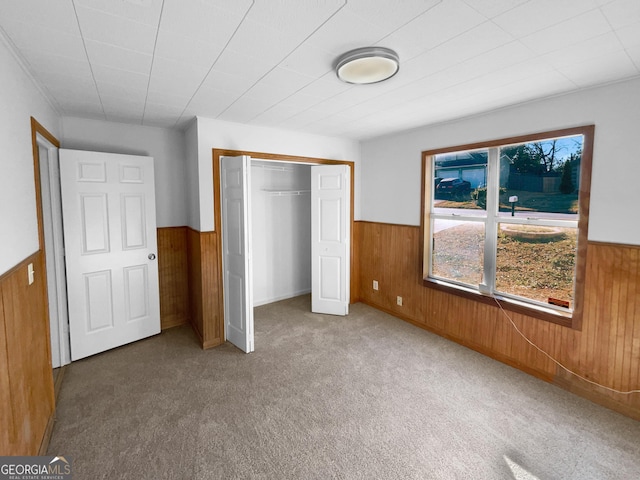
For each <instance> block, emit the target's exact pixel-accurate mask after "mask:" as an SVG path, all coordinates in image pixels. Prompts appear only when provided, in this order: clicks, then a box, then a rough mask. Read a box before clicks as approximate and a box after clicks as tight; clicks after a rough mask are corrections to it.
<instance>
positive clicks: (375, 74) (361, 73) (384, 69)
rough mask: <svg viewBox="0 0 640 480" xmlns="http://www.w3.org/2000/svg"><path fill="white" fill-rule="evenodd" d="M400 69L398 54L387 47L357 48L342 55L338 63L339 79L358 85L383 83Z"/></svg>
mask: <svg viewBox="0 0 640 480" xmlns="http://www.w3.org/2000/svg"><path fill="white" fill-rule="evenodd" d="M399 69H400V58H399V57H398V54H397V53H396V52H394V51H393V50H391V49H389V48H385V47H364V48H356V49H355V50H351V51H349V52H347V53H345V54H343V55H341V56H340V57H339V58H338V61H337V63H336V74H337V75H338V78H339V79H340V80H342V81H343V82H346V83H355V84H358V85H365V84H368V83H378V82H382V81H384V80H387V79H388V78H391V77H393V76H394V75H395V74H396V73H398V70H399Z"/></svg>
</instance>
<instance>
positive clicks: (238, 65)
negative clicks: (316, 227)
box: [0, 0, 640, 137]
mask: <svg viewBox="0 0 640 480" xmlns="http://www.w3.org/2000/svg"><path fill="white" fill-rule="evenodd" d="M638 5H639V2H638V0H530V1H527V2H523V0H444V1H441V2H440V1H438V0H349V1H347V0H328V1H324V0H323V1H322V2H269V1H267V0H255V1H251V0H238V1H233V2H231V1H228V0H75V3H74V1H71V0H65V1H56V2H48V1H45V0H22V1H9V0H7V1H5V2H2V1H1V0H0V27H1V28H2V30H3V31H4V32H6V34H7V35H8V37H9V39H10V42H9V43H10V44H12V45H15V48H17V49H18V50H19V52H20V53H19V54H20V56H22V58H24V60H25V63H26V64H27V66H28V67H29V69H30V70H31V71H32V73H33V75H34V77H35V78H36V80H37V81H38V82H39V83H41V84H42V86H43V91H44V92H45V93H46V94H47V95H50V96H51V97H52V102H53V103H55V104H59V105H60V106H61V111H62V112H64V113H65V114H68V112H73V114H75V115H78V116H81V117H82V116H89V117H92V118H105V113H106V118H108V119H110V120H117V121H124V122H131V123H141V122H142V123H144V124H146V125H160V126H166V127H169V128H174V126H180V125H184V124H186V123H188V122H189V121H190V119H192V118H193V116H194V115H199V116H206V117H212V118H222V119H226V120H231V121H236V122H251V123H252V124H267V125H278V126H280V127H286V128H292V129H297V130H301V131H307V132H315V133H324V134H331V135H338V136H359V137H370V136H372V135H376V134H380V133H388V132H391V131H395V130H398V129H402V128H410V127H412V126H416V125H418V124H424V123H430V122H436V121H442V120H444V119H451V118H454V117H460V116H464V115H469V114H474V113H478V112H480V111H482V110H489V109H494V108H498V107H501V106H504V105H507V104H513V103H518V102H522V101H526V100H529V99H533V98H540V97H544V96H548V95H553V94H556V93H561V92H565V91H569V90H571V89H575V88H578V87H583V86H591V85H595V84H598V83H604V82H610V81H615V80H618V79H621V78H627V77H629V76H631V75H638V72H640V70H639V69H638V68H639V64H640V58H639V57H640V18H639V17H638V10H639V9H640V7H638ZM74 6H75V10H77V12H78V17H79V20H80V23H81V27H82V34H83V35H84V44H83V38H82V37H81V31H80V29H79V27H78V25H77V21H76V14H75V10H74ZM161 11H162V15H161V14H160V12H161ZM245 15H246V17H247V19H246V20H245V21H244V22H243V18H244V17H245ZM487 19H492V20H487ZM158 24H160V26H159V28H160V29H159V30H158ZM612 26H613V28H615V29H616V30H615V31H611V30H612ZM544 29H546V30H545V31H543V32H540V33H535V32H537V31H538V30H544ZM523 36H525V37H527V36H528V37H527V38H524V39H522V37H523ZM307 37H308V39H307ZM514 38H516V40H514ZM305 39H307V40H305ZM520 39H522V41H520ZM369 44H374V45H375V44H379V45H381V46H387V47H390V48H393V49H394V50H396V51H397V52H398V53H399V54H400V57H401V67H400V72H399V73H398V75H396V76H395V77H393V78H392V79H390V80H389V81H388V82H384V83H380V84H376V85H369V86H358V87H354V86H352V85H348V84H344V83H342V82H340V81H339V80H338V79H337V78H336V77H335V72H334V71H333V64H334V62H335V60H336V57H337V56H339V55H340V54H342V53H344V52H345V51H347V50H350V49H352V48H357V47H362V46H365V45H369ZM84 45H86V49H87V50H86V52H85V47H84ZM624 49H626V50H624ZM540 53H543V54H542V55H540ZM152 55H155V58H153V57H152ZM87 57H88V58H87ZM152 58H153V61H152ZM88 62H91V67H92V68H93V70H91V69H90V68H89V67H90V64H89V63H88ZM94 75H95V79H94ZM103 108H104V111H103ZM143 115H144V117H143Z"/></svg>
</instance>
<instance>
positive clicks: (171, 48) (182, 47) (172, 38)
mask: <svg viewBox="0 0 640 480" xmlns="http://www.w3.org/2000/svg"><path fill="white" fill-rule="evenodd" d="M223 47H224V44H222V45H220V44H217V43H211V42H204V41H202V40H199V39H198V38H195V37H193V36H183V35H178V34H176V33H173V32H171V31H169V30H160V32H159V33H158V41H157V43H156V49H155V54H156V55H158V56H160V57H163V58H169V59H171V60H179V61H183V62H187V63H196V64H198V65H207V66H209V67H210V66H211V65H213V63H214V62H215V60H216V59H217V58H218V55H220V53H221V52H222V49H223Z"/></svg>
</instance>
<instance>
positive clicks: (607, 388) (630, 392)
mask: <svg viewBox="0 0 640 480" xmlns="http://www.w3.org/2000/svg"><path fill="white" fill-rule="evenodd" d="M491 298H493V300H494V301H495V302H496V303H497V304H498V307H500V310H502V313H503V314H504V316H505V317H507V320H509V322H510V323H511V325H512V326H513V328H515V329H516V332H518V333H519V334H520V336H521V337H522V338H524V339H525V340H526V341H527V343H529V345H531V346H532V347H534V348H535V349H536V350H538V351H539V352H540V353H542V354H544V355H545V356H546V357H548V358H549V359H550V360H551V361H552V362H553V363H555V364H556V365H558V366H559V367H560V368H562V369H563V370H565V371H567V372H569V373H570V374H571V375H574V376H576V377H578V378H579V379H581V380H584V381H585V382H587V383H590V384H591V385H595V386H596V387H600V388H604V389H605V390H608V391H610V392H615V393H619V394H621V395H631V394H632V393H640V390H627V391H622V390H616V389H615V388H611V387H607V386H605V385H602V384H600V383H598V382H594V381H593V380H589V379H588V378H585V377H583V376H582V375H580V374H578V373H576V372H574V371H573V370H570V369H569V368H567V367H565V366H564V365H563V364H562V363H560V362H559V361H558V360H556V359H555V358H553V357H552V356H551V355H549V354H548V353H547V352H545V351H544V350H542V349H541V348H540V347H539V346H537V345H536V344H535V343H533V342H532V341H531V340H529V338H528V337H527V336H526V335H525V334H524V333H522V331H521V330H520V329H519V328H518V326H517V325H516V324H515V323H514V321H513V320H512V319H511V316H510V315H509V314H508V313H507V312H506V311H505V309H504V308H502V305H501V304H500V302H499V301H498V299H497V298H496V297H495V296H494V295H491Z"/></svg>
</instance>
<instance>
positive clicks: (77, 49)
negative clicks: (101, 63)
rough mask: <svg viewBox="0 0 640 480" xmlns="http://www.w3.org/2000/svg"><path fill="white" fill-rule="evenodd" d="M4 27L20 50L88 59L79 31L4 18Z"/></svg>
mask: <svg viewBox="0 0 640 480" xmlns="http://www.w3.org/2000/svg"><path fill="white" fill-rule="evenodd" d="M2 28H3V29H4V31H5V32H6V33H7V35H8V36H9V38H10V39H11V41H12V42H13V43H14V44H15V45H16V47H17V48H18V49H20V51H26V50H37V51H38V52H40V53H41V54H54V55H61V56H64V57H67V58H73V59H76V60H86V58H87V55H86V53H85V51H84V46H83V44H82V37H81V36H80V34H79V32H77V30H76V32H69V33H67V32H65V31H62V30H56V29H52V28H48V27H45V26H41V25H39V26H34V25H31V24H29V23H24V22H17V21H11V20H6V19H2Z"/></svg>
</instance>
